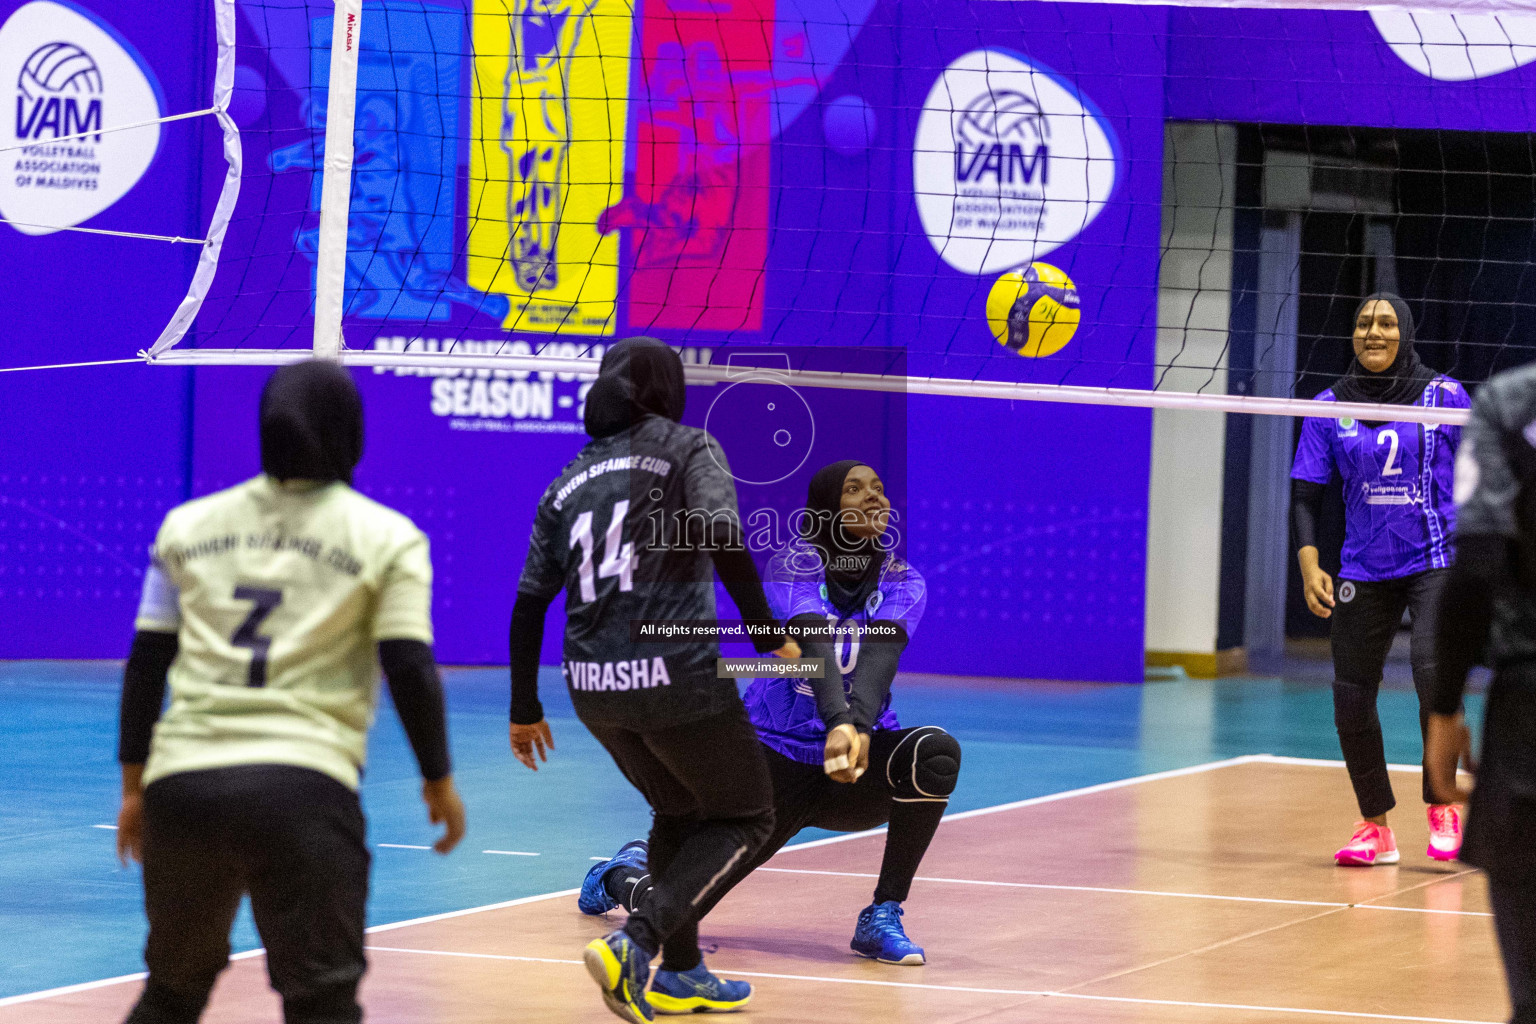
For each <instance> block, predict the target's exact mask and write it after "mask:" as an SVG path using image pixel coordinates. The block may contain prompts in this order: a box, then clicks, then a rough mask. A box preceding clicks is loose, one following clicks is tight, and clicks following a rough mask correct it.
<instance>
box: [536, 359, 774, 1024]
mask: <svg viewBox="0 0 1536 1024" xmlns="http://www.w3.org/2000/svg"><path fill="white" fill-rule="evenodd" d="M685 398H686V391H685V388H684V383H683V364H682V361H681V360H680V359H679V358H678V356H677V354H676V353H675V352H673V351H672V350H671V349H670V348H668V347H667V346H666V345H664V344H662V343H661V342H659V341H656V340H655V339H652V338H634V339H630V340H628V341H623V342H620V343H619V344H617V345H615V346H614V347H613V348H610V349H609V350H608V351H607V353H605V354H604V356H603V362H602V369H601V371H600V373H599V375H598V379H597V381H596V382H595V383H594V384H593V385H592V389H591V390H590V391H589V392H588V394H587V405H586V410H585V414H584V419H585V423H586V428H587V433H588V434H590V435H591V436H592V441H591V443H589V444H588V445H587V446H586V447H585V448H583V449H582V450H581V451H580V452H579V453H578V454H577V456H576V458H575V459H573V460H572V461H571V463H570V464H569V465H567V466H566V467H565V469H564V470H562V471H561V473H560V475H559V476H558V477H556V479H555V481H554V482H553V483H551V484H550V485H549V489H548V490H546V491H545V493H544V497H543V498H542V499H541V500H540V502H539V509H538V514H537V516H536V517H535V519H534V525H533V533H532V536H531V537H530V538H529V542H528V559H527V562H526V563H525V565H524V567H523V573H522V577H521V578H520V579H519V581H518V588H517V589H518V593H517V603H516V605H515V606H514V608H513V611H512V627H511V663H512V708H511V714H512V725H511V730H510V738H511V743H512V750H513V753H514V754H515V755H516V756H517V758H518V760H520V761H521V762H522V763H523V764H525V765H527V766H528V767H529V768H534V767H535V765H536V762H535V760H534V756H535V751H537V754H538V756H539V757H541V758H542V757H544V756H546V755H545V751H546V749H547V748H548V747H549V746H551V745H552V744H551V742H550V731H549V725H548V723H546V722H545V721H544V712H543V708H542V707H541V706H540V705H539V700H538V668H539V648H540V645H541V643H542V640H543V633H544V615H545V612H546V610H547V609H548V608H549V605H550V602H551V601H553V599H554V598H555V596H556V595H557V594H558V593H559V592H560V591H561V590H562V589H563V590H565V592H566V609H565V610H566V629H565V645H564V664H563V666H562V667H563V669H564V672H565V679H566V683H567V685H568V686H569V687H570V690H571V700H572V703H573V704H574V705H575V708H576V714H577V716H578V717H580V718H581V720H582V722H583V724H585V725H586V726H587V728H588V729H589V730H591V732H592V735H593V736H595V737H596V738H597V740H598V741H599V742H600V743H602V745H603V746H604V747H605V748H606V749H607V750H608V753H609V754H610V755H612V757H613V760H614V763H615V764H617V765H618V767H619V770H620V771H621V772H623V773H624V776H625V778H627V779H628V780H629V781H630V782H631V783H632V784H633V785H634V786H635V788H636V789H638V790H639V791H640V792H641V793H642V794H643V795H644V796H645V798H646V800H647V801H648V802H649V803H650V805H651V809H652V811H653V812H654V819H653V824H652V828H651V838H650V857H651V867H652V870H653V875H654V881H655V884H654V885H653V886H652V888H651V890H650V891H649V893H648V894H647V898H646V899H645V900H643V901H642V903H641V905H640V906H639V907H638V908H637V909H636V912H635V913H634V914H632V915H631V916H630V918H629V920H628V921H627V922H626V923H625V926H624V928H623V929H622V930H619V931H614V932H611V933H609V934H608V935H606V936H604V937H603V938H601V939H596V940H594V941H593V942H592V943H590V944H589V945H588V946H587V949H586V953H585V960H586V964H587V969H588V971H589V972H590V973H591V974H592V977H593V979H594V980H596V981H597V983H598V985H599V986H600V987H601V988H602V991H603V998H604V1001H605V1002H606V1003H607V1005H608V1007H609V1009H611V1010H612V1011H613V1012H614V1013H615V1014H617V1015H618V1016H620V1017H622V1018H624V1019H625V1020H629V1021H631V1022H637V1024H638V1022H643V1021H649V1020H650V1019H651V1016H652V1009H651V1005H650V1003H649V1001H648V1000H647V998H646V994H645V987H646V982H647V981H648V979H649V977H650V961H651V959H652V958H653V957H654V956H655V955H656V954H657V953H658V952H659V951H660V949H661V946H662V943H663V942H664V941H665V940H666V939H667V938H668V937H669V936H670V935H672V934H673V933H674V932H676V931H677V930H678V929H679V928H682V927H684V926H686V925H687V924H688V923H689V921H690V920H691V918H692V915H693V912H694V908H695V907H696V906H697V905H698V904H699V903H701V902H702V901H703V900H705V899H707V898H708V897H709V895H710V894H711V892H712V891H713V890H714V889H715V888H716V887H717V886H718V885H719V884H720V882H721V881H722V880H723V879H724V878H726V877H727V876H728V875H729V874H730V872H731V871H732V870H733V869H734V868H735V867H736V866H737V865H738V864H741V863H744V862H746V861H749V860H751V858H752V856H753V854H755V853H756V851H757V849H758V848H759V847H760V846H762V844H763V841H764V840H765V839H767V838H768V835H769V833H770V831H771V830H772V827H773V806H772V792H771V789H770V784H769V779H768V771H767V767H766V766H765V764H764V761H763V756H762V753H761V751H760V750H759V748H758V745H757V737H756V735H755V734H754V732H753V731H752V723H751V722H750V721H749V720H748V718H747V713H746V709H745V707H744V706H743V705H742V701H741V697H740V695H739V694H738V693H737V691H736V684H735V682H734V681H733V680H730V679H717V678H716V676H715V671H716V661H717V660H718V658H719V654H720V652H719V645H718V644H716V643H715V642H713V641H710V642H692V643H678V642H667V643H659V642H649V643H648V642H636V641H634V640H632V639H631V637H630V624H631V623H632V622H635V621H646V620H676V619H692V620H709V619H713V618H715V591H714V573H715V572H718V573H719V575H720V579H721V581H722V582H723V583H724V584H725V586H726V589H727V591H728V592H729V593H730V595H731V598H732V600H734V601H735V602H736V606H737V607H738V608H739V609H741V612H742V615H743V617H744V618H747V619H756V620H760V621H768V620H771V619H772V616H771V615H770V613H769V610H768V603H767V601H766V600H765V599H764V597H763V588H762V583H761V581H760V580H759V578H758V574H757V567H756V566H755V565H754V564H753V562H752V559H751V556H750V555H748V554H747V550H746V547H745V545H744V544H743V542H742V535H741V524H740V520H739V518H738V514H737V508H736V490H735V485H734V484H733V482H732V480H731V476H730V473H729V471H728V469H727V468H726V467H727V463H726V458H725V454H724V452H722V451H721V450H720V446H719V444H718V443H717V442H716V441H715V439H714V438H713V437H711V436H710V435H709V434H708V433H707V432H705V431H703V430H699V429H697V428H695V427H685V426H683V425H682V424H681V423H680V422H679V421H680V420H681V419H682V415H683V403H684V400H685ZM656 524H661V529H660V530H659V531H658V530H657V529H655V528H654V527H655V525H656ZM758 644H759V653H767V651H769V650H773V649H775V648H777V653H778V654H780V655H781V656H784V657H790V658H798V657H799V656H800V650H799V648H798V647H797V646H796V645H795V644H794V643H793V642H790V641H788V640H787V639H786V638H785V637H784V636H783V635H782V634H778V635H776V636H773V637H771V638H766V639H765V638H759V640H758ZM696 955H697V951H695V956H696ZM664 966H665V967H667V968H668V969H669V970H670V971H671V972H672V973H674V974H676V975H677V976H678V978H679V979H681V980H680V983H681V984H686V985H687V986H689V987H690V988H692V989H697V990H699V991H701V992H704V993H707V994H709V995H710V996H712V997H714V996H719V997H720V998H721V999H722V1001H730V1002H734V1003H736V1004H738V1005H739V1004H741V1003H745V1001H746V999H747V998H748V997H749V996H750V993H751V986H750V985H748V984H747V983H746V982H727V981H722V980H721V979H719V978H716V977H715V976H714V975H712V974H710V973H709V971H708V970H707V969H704V968H703V964H702V961H696V962H695V963H692V964H677V963H671V962H669V963H668V964H666V965H664ZM726 996H729V997H730V998H729V999H728V1000H727V999H725V997H726Z"/></svg>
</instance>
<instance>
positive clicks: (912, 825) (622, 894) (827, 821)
mask: <svg viewBox="0 0 1536 1024" xmlns="http://www.w3.org/2000/svg"><path fill="white" fill-rule="evenodd" d="M763 753H764V756H765V757H766V758H767V760H768V774H769V775H770V776H771V777H772V779H773V814H774V825H773V833H772V834H771V835H770V836H769V837H768V841H767V842H765V843H764V844H763V845H762V847H761V848H760V849H759V850H758V851H757V853H756V855H755V856H753V857H752V858H750V859H748V860H747V861H745V862H744V863H742V864H741V865H740V866H739V867H737V868H736V869H735V870H734V871H733V872H732V873H731V875H730V877H729V878H727V879H726V881H725V882H724V883H723V884H721V885H720V886H718V887H717V888H715V889H714V890H712V891H711V892H710V893H709V895H708V896H706V897H705V898H704V899H703V900H701V901H699V905H698V909H697V912H696V913H695V914H694V915H693V917H691V918H690V919H689V921H688V923H687V924H686V925H684V926H683V927H681V928H679V929H678V930H677V931H676V932H674V933H673V935H672V936H671V937H669V938H668V939H667V941H666V943H665V944H664V946H663V949H664V950H665V954H666V955H665V958H664V960H663V963H662V967H663V968H664V969H666V970H669V971H686V970H690V969H692V968H693V967H695V966H697V964H698V963H699V950H698V944H699V931H698V922H699V920H701V919H702V918H703V917H704V915H706V914H708V913H709V912H710V910H711V909H713V907H714V906H715V904H716V903H718V902H720V900H721V898H722V897H724V896H725V894H726V893H728V892H730V891H731V889H733V888H734V887H735V886H736V885H737V884H738V883H740V882H741V880H742V879H744V878H746V877H747V876H748V875H750V874H751V873H752V872H753V871H754V870H756V869H757V868H758V867H760V866H761V865H763V864H764V863H766V862H767V861H768V859H769V858H770V857H772V856H773V855H774V854H776V853H778V852H779V850H781V849H783V847H784V844H786V843H788V842H789V841H790V840H791V839H793V838H794V837H795V834H796V833H797V832H799V831H800V830H801V829H803V828H811V827H814V828H824V829H827V830H829V831H832V832H863V831H865V830H866V829H872V828H877V827H879V826H881V825H884V824H887V823H889V824H890V829H889V830H888V832H887V834H886V837H885V855H884V858H883V859H882V861H881V863H880V879H879V881H878V882H877V883H876V885H875V902H876V903H884V902H886V901H888V900H894V901H896V902H898V903H900V902H901V901H903V900H905V899H906V898H907V893H908V892H909V890H910V889H911V887H912V878H913V876H915V875H916V874H917V868H918V865H919V864H921V863H922V860H923V855H924V854H925V853H927V852H928V844H929V843H930V842H932V840H933V835H934V832H936V831H937V830H938V827H939V820H940V819H941V818H943V816H944V810H945V808H946V807H948V806H949V795H950V794H951V793H953V792H954V790H955V782H956V779H957V777H958V775H959V772H960V744H959V743H958V742H956V740H955V738H954V737H953V736H950V735H949V734H948V733H946V732H945V731H944V730H943V729H939V728H937V727H935V726H923V727H920V728H916V729H902V730H899V731H892V732H886V731H877V732H874V733H872V734H871V735H870V750H869V768H868V770H866V771H865V772H864V774H863V775H862V776H860V778H859V781H858V782H855V783H853V784H852V785H849V784H847V783H842V782H835V781H833V780H832V779H831V778H830V777H829V776H828V775H827V774H826V772H825V771H824V770H823V769H822V766H821V765H816V764H805V763H804V762H802V761H795V760H793V759H791V758H788V757H785V756H784V755H782V754H780V753H778V752H777V751H775V750H772V749H769V748H767V747H764V748H763ZM651 866H654V853H653V854H652V864H651ZM633 874H634V875H635V876H636V878H638V877H639V876H641V875H643V874H644V871H643V870H637V871H635V872H633ZM606 881H607V883H608V885H609V887H610V888H609V891H610V893H614V894H616V895H617V898H619V899H620V902H621V903H622V904H623V905H624V906H625V908H626V909H629V908H631V907H632V906H634V905H635V904H636V903H639V904H642V905H643V903H644V900H645V891H646V890H645V888H644V883H643V882H641V883H640V884H638V885H636V884H633V883H634V882H635V878H613V877H610V878H609V879H607V880H606Z"/></svg>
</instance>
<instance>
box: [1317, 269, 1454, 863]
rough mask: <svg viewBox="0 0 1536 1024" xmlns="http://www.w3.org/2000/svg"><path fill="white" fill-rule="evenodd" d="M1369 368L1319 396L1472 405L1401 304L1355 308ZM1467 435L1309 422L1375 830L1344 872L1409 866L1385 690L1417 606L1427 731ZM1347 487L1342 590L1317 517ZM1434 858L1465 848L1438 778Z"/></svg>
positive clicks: (1320, 606)
mask: <svg viewBox="0 0 1536 1024" xmlns="http://www.w3.org/2000/svg"><path fill="white" fill-rule="evenodd" d="M1354 346H1355V361H1354V363H1353V364H1352V365H1351V366H1350V370H1349V372H1348V373H1347V374H1345V375H1344V376H1343V377H1340V378H1339V380H1338V381H1337V382H1336V383H1335V384H1334V385H1333V387H1331V388H1329V389H1328V390H1326V391H1324V392H1323V393H1322V394H1320V395H1318V396H1317V397H1318V399H1319V400H1321V401H1325V402H1330V401H1340V402H1379V403H1383V404H1389V405H1413V406H1422V407H1434V408H1453V409H1465V408H1467V407H1468V406H1469V405H1470V402H1469V401H1468V398H1467V392H1466V389H1465V388H1464V387H1462V386H1461V384H1459V383H1457V382H1456V381H1454V380H1452V379H1451V378H1449V377H1446V376H1444V375H1443V374H1437V373H1436V372H1435V371H1433V370H1431V369H1430V368H1429V367H1427V366H1425V365H1424V364H1423V363H1421V362H1420V361H1419V358H1418V356H1417V355H1415V354H1414V351H1413V315H1412V313H1410V312H1409V310H1408V304H1407V303H1405V302H1404V301H1403V300H1402V299H1401V298H1400V297H1399V296H1396V295H1392V294H1390V293H1386V292H1382V293H1378V294H1375V295H1372V296H1369V297H1368V298H1366V299H1365V301H1363V302H1361V303H1360V308H1359V309H1358V310H1356V312H1355V332H1354ZM1460 444H1461V428H1460V427H1456V426H1452V425H1450V424H1434V425H1430V424H1420V423H1405V422H1394V421H1366V422H1360V421H1358V420H1355V419H1352V418H1350V417H1343V418H1341V419H1323V418H1320V417H1313V418H1309V419H1307V421H1306V422H1305V424H1304V425H1303V426H1302V431H1301V443H1300V445H1299V446H1298V447H1297V449H1296V463H1295V465H1294V467H1293V468H1292V469H1291V478H1292V479H1293V480H1294V481H1295V484H1294V486H1293V490H1292V498H1291V523H1292V532H1293V537H1294V540H1295V543H1296V548H1297V560H1298V561H1299V562H1300V563H1301V579H1302V589H1303V592H1304V594H1305V595H1306V600H1307V607H1308V608H1310V609H1311V611H1312V614H1314V615H1317V616H1319V617H1320V618H1324V619H1326V618H1330V617H1331V618H1332V619H1333V629H1332V643H1333V671H1334V683H1333V713H1334V722H1335V724H1336V725H1337V726H1338V730H1339V746H1340V747H1342V748H1343V751H1344V763H1345V765H1346V766H1347V768H1348V770H1349V778H1350V782H1351V783H1352V784H1353V785H1354V789H1355V798H1356V800H1357V801H1358V802H1359V804H1360V817H1361V819H1362V820H1361V821H1360V822H1358V823H1357V824H1356V826H1355V832H1354V835H1353V836H1352V837H1351V838H1350V841H1349V842H1348V843H1347V844H1346V845H1345V846H1344V847H1343V848H1342V849H1340V850H1339V851H1338V852H1337V853H1336V854H1334V859H1335V860H1337V861H1338V863H1340V864H1344V865H1354V866H1370V865H1372V864H1396V863H1397V862H1398V859H1399V854H1398V850H1397V842H1396V840H1395V839H1394V838H1393V836H1392V829H1391V828H1390V827H1388V825H1387V812H1388V811H1390V810H1391V809H1392V808H1393V806H1395V804H1396V802H1397V801H1396V798H1395V797H1393V795H1392V784H1391V782H1390V781H1389V780H1388V778H1387V759H1386V754H1385V752H1384V750H1383V747H1382V737H1381V722H1380V720H1379V719H1378V718H1377V717H1376V693H1377V690H1378V689H1379V687H1380V686H1381V672H1382V667H1383V666H1384V665H1385V664H1386V659H1387V652H1388V650H1389V649H1390V648H1391V646H1392V638H1393V637H1394V636H1396V634H1397V629H1398V625H1399V624H1400V623H1401V622H1402V618H1403V611H1404V609H1407V611H1408V613H1409V617H1410V618H1411V620H1412V622H1413V638H1412V644H1411V647H1410V652H1411V660H1412V663H1413V684H1414V689H1415V690H1417V691H1418V694H1419V725H1420V728H1421V730H1422V729H1423V728H1424V726H1425V724H1426V721H1427V716H1428V706H1429V705H1428V699H1427V696H1426V695H1427V694H1428V693H1429V691H1430V689H1431V688H1432V687H1433V686H1434V681H1435V649H1434V633H1433V625H1432V621H1431V619H1432V611H1433V609H1434V607H1435V604H1436V602H1437V601H1438V598H1439V593H1440V590H1441V588H1442V587H1443V586H1444V584H1445V580H1446V576H1447V573H1448V571H1449V568H1450V565H1451V563H1452V562H1453V561H1454V560H1455V552H1454V549H1453V547H1452V544H1451V536H1452V532H1453V530H1454V528H1455V524H1456V506H1455V503H1454V501H1453V500H1452V478H1453V473H1454V466H1455V462H1456V449H1457V448H1458V447H1459V445H1460ZM1336 478H1338V479H1342V480H1343V483H1344V525H1345V531H1344V533H1345V536H1344V551H1343V559H1342V565H1341V566H1340V570H1339V585H1338V588H1337V590H1335V588H1334V585H1333V580H1332V578H1331V577H1329V575H1328V574H1327V573H1326V572H1324V571H1323V570H1322V569H1321V568H1319V567H1318V561H1317V540H1316V519H1317V511H1318V507H1319V504H1320V502H1321V500H1322V493H1323V488H1324V486H1325V485H1327V484H1328V483H1329V482H1330V481H1332V480H1333V479H1336ZM1423 797H1424V802H1425V803H1426V804H1428V805H1429V812H1428V813H1429V828H1430V841H1429V849H1428V850H1427V851H1426V852H1427V853H1428V855H1429V856H1430V857H1432V858H1434V859H1436V860H1454V859H1455V858H1456V854H1457V851H1458V850H1459V849H1460V848H1461V813H1460V808H1459V807H1458V806H1457V805H1455V804H1444V803H1437V802H1436V798H1435V796H1434V794H1433V793H1432V792H1431V790H1430V788H1429V777H1428V775H1427V774H1426V775H1425V777H1424V785H1423Z"/></svg>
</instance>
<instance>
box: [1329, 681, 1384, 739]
mask: <svg viewBox="0 0 1536 1024" xmlns="http://www.w3.org/2000/svg"><path fill="white" fill-rule="evenodd" d="M1377 689H1378V688H1377V687H1374V686H1372V687H1365V686H1361V685H1360V684H1359V683H1348V682H1344V681H1343V680H1337V681H1335V682H1334V684H1333V724H1334V725H1335V726H1336V727H1337V728H1338V730H1339V732H1341V733H1356V732H1371V731H1373V730H1375V729H1379V728H1381V721H1380V719H1378V718H1377V717H1376V691H1377Z"/></svg>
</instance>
